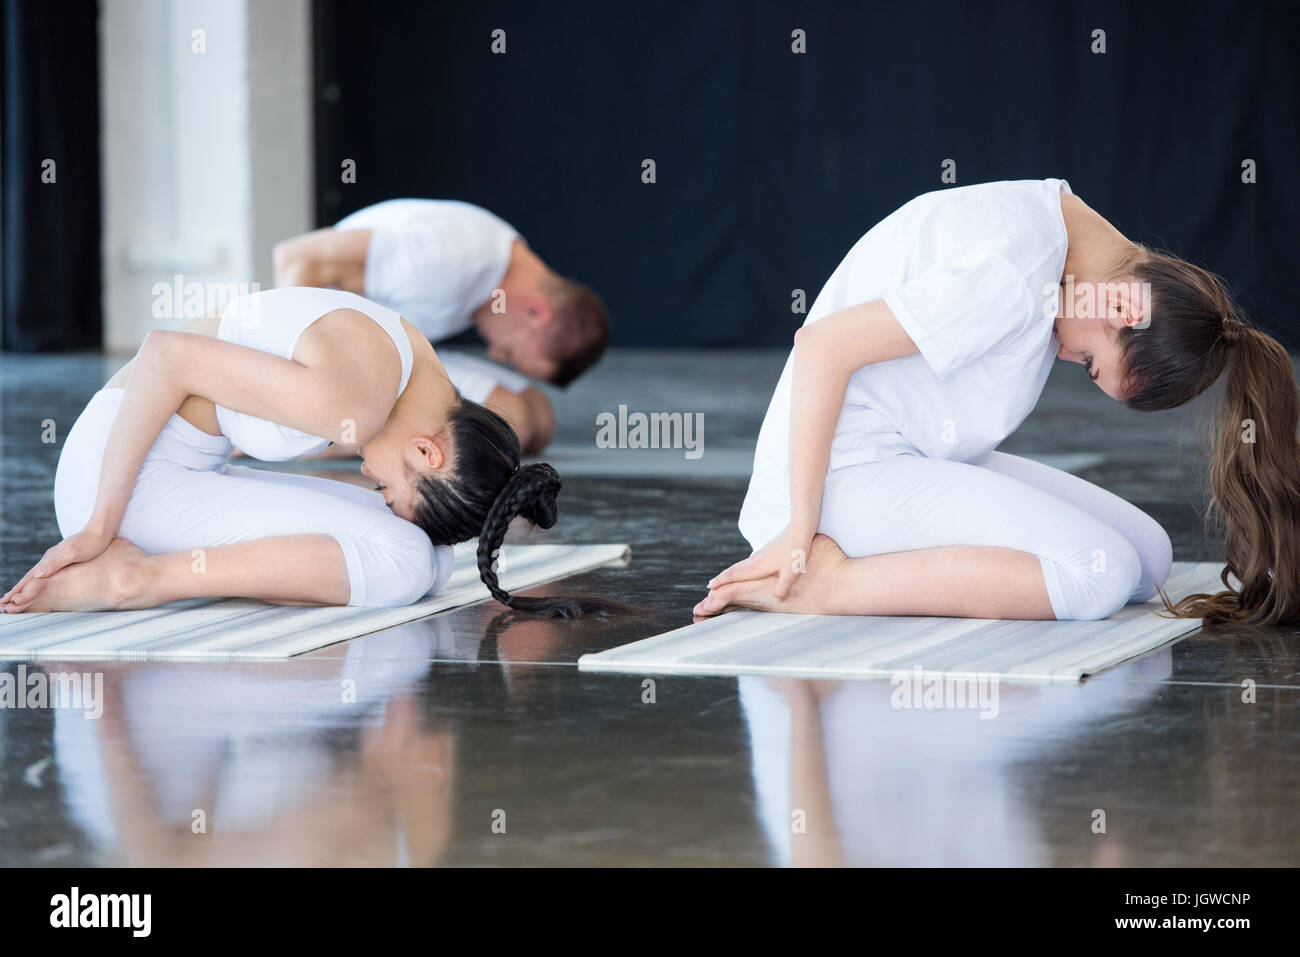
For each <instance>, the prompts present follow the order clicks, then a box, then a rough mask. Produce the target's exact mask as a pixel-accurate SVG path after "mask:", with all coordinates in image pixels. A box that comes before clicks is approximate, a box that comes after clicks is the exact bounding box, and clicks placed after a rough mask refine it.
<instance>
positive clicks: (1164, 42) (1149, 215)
mask: <svg viewBox="0 0 1300 957" xmlns="http://www.w3.org/2000/svg"><path fill="white" fill-rule="evenodd" d="M1297 9H1300V8H1297V5H1296V4H1295V3H1294V0H1253V2H1252V0H1245V2H1236V3H1232V2H1226V0H1225V2H1215V3H1211V2H1206V0H1191V2H1188V0H1145V2H1143V3H1128V2H1121V0H1113V2H1098V0H1065V2H1056V3H1042V2H1036V0H1034V2H1030V0H1024V2H1003V3H996V4H993V3H968V2H958V0H952V2H938V0H911V2H908V3H901V4H896V3H885V2H873V3H832V2H820V3H809V2H805V3H776V2H755V0H713V2H708V0H696V2H671V0H660V2H656V3H653V4H602V3H582V2H561V0H556V2H548V3H544V4H533V3H500V2H497V3H492V2H479V0H474V2H471V0H458V2H445V3H429V2H415V0H411V2H391V3H385V4H380V5H356V4H351V3H344V2H341V0H316V6H315V14H316V23H315V26H316V86H317V91H318V94H319V99H318V106H317V127H316V137H317V170H316V173H317V184H318V216H319V220H320V224H321V225H326V224H329V223H332V222H334V221H335V220H337V219H338V218H340V217H341V216H343V215H345V214H346V213H348V212H351V211H353V210H355V209H358V208H360V207H361V206H364V205H367V204H369V203H373V202H377V201H379V200H381V199H388V198H392V197H397V196H429V197H447V198H457V199H466V200H470V201H472V202H476V203H479V204H481V205H483V206H486V207H488V208H490V209H492V210H494V211H495V212H497V213H499V214H500V215H502V216H504V217H505V218H506V219H508V220H510V221H511V222H512V223H513V224H514V225H515V227H516V228H518V229H519V230H520V232H522V233H523V235H524V236H525V237H526V238H527V239H528V240H529V242H530V243H531V244H532V245H533V247H534V248H535V249H536V250H537V251H538V252H539V253H540V254H541V255H542V257H543V258H545V259H546V260H547V261H548V262H550V263H551V265H552V266H554V267H555V268H556V269H558V270H560V271H561V272H564V273H568V274H571V275H574V276H576V277H578V278H581V279H583V280H585V281H587V282H588V283H590V284H591V285H593V286H594V287H595V288H596V289H597V290H599V291H600V292H601V293H602V295H604V297H605V298H606V300H607V301H608V302H609V305H610V308H611V313H612V315H613V319H614V323H615V341H616V342H618V343H620V344H623V345H729V346H734V345H786V344H788V343H789V341H790V336H791V334H792V333H793V331H794V329H795V328H796V327H797V326H798V325H799V324H800V323H801V322H802V318H803V317H802V316H800V315H795V314H794V313H792V311H791V308H790V306H791V293H792V290H794V289H804V290H806V292H807V294H808V301H809V302H811V300H812V298H813V297H814V296H815V295H816V293H817V291H818V290H819V289H820V288H821V285H822V283H823V282H824V281H825V279H826V277H827V276H828V275H829V274H830V272H831V270H832V269H834V267H835V266H836V265H837V264H838V263H839V261H840V259H841V258H843V256H844V254H845V253H846V252H847V251H848V249H849V247H850V246H851V245H852V244H853V243H854V242H855V241H856V240H857V238H858V237H859V236H860V235H861V234H862V233H864V232H865V231H866V230H867V229H868V228H870V226H871V225H872V224H873V223H875V222H876V221H878V220H879V219H881V218H882V217H884V216H885V215H886V214H888V213H889V212H890V211H892V210H893V209H895V208H897V207H898V206H900V205H901V204H902V203H904V202H906V201H907V200H908V199H910V198H912V197H913V196H915V195H917V194H919V193H922V192H926V191H928V190H932V189H939V188H942V187H943V185H944V184H943V183H941V181H940V172H941V164H942V163H943V161H944V160H948V159H951V160H954V161H955V162H956V174H957V184H956V185H965V184H969V183H977V182H985V181H989V180H998V179H1021V178H1045V177H1050V176H1060V177H1064V178H1066V179H1068V180H1069V181H1070V183H1071V186H1072V187H1073V188H1074V190H1075V192H1076V193H1078V194H1079V195H1080V196H1082V197H1083V198H1084V199H1085V200H1086V201H1087V202H1088V203H1089V204H1090V205H1091V206H1093V208H1095V209H1097V210H1098V211H1099V212H1101V213H1102V214H1103V215H1105V216H1107V217H1108V218H1110V219H1111V221H1112V222H1114V223H1115V224H1116V225H1117V226H1118V227H1119V228H1120V229H1121V230H1123V231H1125V233H1126V234H1127V235H1129V236H1130V237H1131V238H1133V239H1137V240H1140V241H1143V242H1146V243H1148V244H1154V245H1157V246H1160V247H1163V248H1167V249H1169V250H1170V251H1172V252H1174V253H1176V254H1178V255H1180V256H1184V257H1186V258H1189V259H1192V260H1193V261H1196V262H1199V263H1201V264H1203V265H1205V266H1207V267H1209V268H1211V269H1212V270H1214V271H1216V272H1218V273H1220V274H1222V275H1223V276H1225V277H1226V278H1227V279H1228V281H1229V283H1230V285H1231V286H1232V288H1233V289H1234V291H1235V292H1236V294H1237V296H1238V298H1239V299H1241V300H1242V302H1243V304H1244V305H1245V307H1246V309H1247V312H1248V314H1249V315H1251V316H1253V317H1254V318H1255V319H1256V320H1257V321H1258V322H1259V323H1260V324H1261V325H1262V326H1264V327H1265V328H1266V329H1268V330H1269V331H1272V332H1274V333H1275V334H1281V335H1282V336H1283V338H1284V339H1285V340H1287V341H1288V343H1289V344H1290V345H1291V346H1293V347H1295V346H1300V320H1298V319H1297V314H1296V309H1295V307H1294V305H1293V301H1292V300H1293V297H1291V296H1290V295H1288V290H1287V288H1286V287H1285V283H1286V282H1287V281H1288V279H1289V277H1290V275H1291V274H1292V272H1293V271H1294V269H1295V264H1296V262H1297V259H1298V258H1300V257H1298V256H1297V253H1298V252H1300V243H1298V242H1297V238H1296V224H1297V223H1298V222H1300V193H1297V191H1296V189H1295V188H1294V184H1293V183H1292V182H1291V180H1292V174H1293V173H1294V171H1295V169H1296V157H1297V156H1298V155H1300V132H1298V131H1300V69H1298V63H1300V17H1298V14H1297ZM495 29H502V30H505V33H506V53H505V54H504V55H494V54H493V53H492V50H491V43H492V31H493V30H495ZM795 29H801V30H803V31H805V33H806V37H807V52H806V53H803V54H796V53H793V52H792V50H791V44H792V39H791V32H792V31H793V30H795ZM1094 30H1104V31H1105V44H1106V52H1105V53H1094V52H1092V49H1091V48H1092V45H1093V43H1094V38H1093V31H1094ZM646 158H650V159H653V160H655V163H656V167H657V169H656V172H657V182H656V183H655V184H653V185H647V184H644V183H643V182H642V180H641V173H642V166H641V164H642V161H643V160H644V159H646ZM345 159H352V160H355V162H356V174H357V175H356V182H355V183H343V182H341V177H340V172H341V170H340V164H341V163H342V162H343V161H344V160H345ZM1246 160H1253V161H1254V164H1255V170H1256V175H1257V182H1255V183H1253V184H1247V183H1243V182H1242V172H1243V170H1242V164H1243V162H1245V161H1246Z"/></svg>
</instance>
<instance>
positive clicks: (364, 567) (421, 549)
mask: <svg viewBox="0 0 1300 957" xmlns="http://www.w3.org/2000/svg"><path fill="white" fill-rule="evenodd" d="M399 523H400V524H399ZM386 526H387V527H385V528H384V529H383V531H382V532H378V533H371V534H367V535H362V536H358V537H357V538H355V539H353V540H352V544H353V546H354V548H355V549H356V555H357V561H358V562H359V564H360V566H361V567H360V569H359V570H358V574H359V576H360V578H361V581H359V582H358V581H356V580H355V577H354V580H353V588H352V591H353V595H352V600H351V601H349V604H352V605H362V606H364V607H367V608H392V607H397V606H400V605H409V604H412V603H413V602H416V601H419V600H420V599H421V598H423V597H424V596H425V595H427V594H428V593H429V592H430V591H432V590H433V589H434V588H435V587H436V586H437V585H438V584H439V583H440V582H441V581H442V580H444V579H445V575H443V574H442V572H443V571H444V569H443V567H442V566H443V562H444V561H445V560H446V559H445V556H444V555H443V551H445V550H440V549H438V548H436V547H435V546H434V544H433V543H432V542H430V541H429V537H428V536H427V535H426V534H424V532H422V531H421V530H420V529H419V528H418V527H416V526H415V525H412V524H411V523H409V522H404V521H402V520H401V519H397V520H396V521H395V523H393V524H391V525H390V524H388V523H386ZM401 526H405V527H401ZM345 551H347V549H346V548H345Z"/></svg>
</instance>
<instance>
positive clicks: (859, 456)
mask: <svg viewBox="0 0 1300 957" xmlns="http://www.w3.org/2000/svg"><path fill="white" fill-rule="evenodd" d="M1057 359H1060V360H1064V361H1066V362H1074V363H1078V364H1080V365H1082V366H1083V367H1084V369H1085V370H1086V371H1087V374H1088V376H1089V378H1090V379H1092V381H1093V382H1095V383H1096V385H1097V386H1098V388H1100V389H1101V390H1102V391H1103V392H1104V393H1105V394H1106V395H1107V396H1109V397H1110V398H1112V399H1116V400H1119V401H1122V402H1124V403H1125V404H1126V405H1128V406H1129V407H1130V408H1132V409H1135V410H1138V411H1155V410H1160V409H1169V408H1172V407H1174V406H1178V405H1181V404H1183V403H1185V402H1187V401H1189V400H1191V399H1192V398H1194V397H1196V396H1197V395H1200V394H1201V393H1202V392H1204V391H1205V390H1206V389H1208V388H1209V387H1210V386H1211V385H1213V384H1214V383H1215V381H1216V380H1218V379H1219V378H1220V376H1222V375H1223V374H1224V373H1225V371H1226V374H1227V381H1226V384H1225V389H1224V395H1223V401H1222V404H1221V406H1220V408H1219V412H1218V416H1217V421H1216V424H1215V434H1214V451H1213V458H1212V462H1211V466H1210V475H1209V478H1210V485H1211V488H1212V490H1213V500H1212V503H1211V507H1212V508H1211V510H1212V512H1213V513H1217V514H1220V515H1222V517H1223V520H1224V523H1225V535H1226V552H1227V554H1226V567H1225V569H1224V572H1223V575H1222V579H1223V584H1224V590H1223V591H1221V592H1218V593H1216V594H1212V595H1206V594H1199V595H1191V596H1188V597H1185V598H1183V599H1182V600H1181V601H1179V602H1178V603H1177V604H1176V605H1174V604H1171V603H1170V601H1169V599H1168V596H1166V595H1165V593H1164V590H1163V588H1162V585H1163V583H1164V581H1165V578H1166V577H1167V575H1168V573H1169V568H1170V565H1171V563H1172V557H1173V556H1172V548H1171V546H1170V542H1169V536H1168V535H1167V534H1166V533H1165V531H1164V529H1162V528H1161V527H1160V525H1159V524H1158V523H1157V522H1155V520H1154V519H1152V518H1151V517H1150V516H1148V515H1146V514H1145V513H1143V512H1142V511H1141V510H1140V509H1138V508H1137V507H1135V506H1134V505H1132V504H1130V503H1129V502H1126V501H1124V500H1123V499H1121V498H1119V497H1118V496H1116V495H1113V494H1111V493H1110V492H1108V491H1106V490H1105V489H1101V488H1099V487H1097V486H1095V485H1093V484H1091V483H1089V482H1086V481H1084V480H1083V479H1081V478H1079V477H1077V476H1074V475H1070V474H1068V473H1066V472H1062V471H1059V470H1057V469H1053V468H1049V467H1048V466H1046V465H1043V464H1042V463H1039V462H1033V461H1030V460H1028V459H1024V458H1020V457H1018V456H1013V455H1008V454H1006V453H1002V452H998V451H995V449H996V448H997V446H998V444H999V443H1000V442H1002V440H1003V439H1005V438H1006V437H1007V436H1008V435H1010V434H1011V433H1012V432H1013V431H1014V430H1015V428H1016V427H1017V426H1018V425H1019V424H1020V422H1021V421H1023V420H1024V418H1025V416H1027V415H1028V414H1029V412H1030V411H1031V410H1032V408H1033V407H1034V404H1035V403H1036V402H1037V401H1038V397H1039V395H1040V394H1041V392H1042V388H1043V385H1044V384H1045V382H1046V380H1047V376H1048V372H1049V371H1050V368H1051V366H1052V363H1053V360H1057ZM1298 413H1300V401H1298V395H1297V388H1296V381H1295V376H1294V372H1293V369H1292V366H1291V360H1290V358H1289V356H1288V355H1287V352H1286V350H1285V349H1283V348H1282V346H1281V345H1279V344H1278V343H1277V342H1276V341H1275V340H1273V339H1272V338H1270V337H1269V336H1267V335H1265V334H1264V333H1263V332H1261V331H1259V330H1258V329H1255V328H1252V327H1251V326H1249V325H1247V324H1246V323H1245V322H1243V321H1242V320H1241V318H1240V317H1239V316H1238V315H1237V313H1236V311H1235V310H1234V308H1233V305H1232V302H1231V300H1230V298H1229V296H1228V293H1227V291H1226V289H1225V288H1224V285H1223V283H1222V282H1220V281H1219V280H1218V279H1217V278H1216V277H1214V276H1213V275H1211V274H1210V273H1208V272H1206V271H1205V270H1203V269H1201V268H1199V267H1197V266H1194V265H1192V264H1190V263H1187V262H1184V261H1182V260H1180V259H1178V258H1176V257H1174V256H1171V255H1169V254H1167V253H1163V252H1158V251H1155V250H1152V249H1149V248H1147V247H1145V246H1142V245H1141V244H1139V243H1135V242H1133V241H1132V240H1130V239H1128V238H1127V237H1125V236H1124V235H1123V234H1122V233H1121V232H1120V231H1119V230H1118V229H1116V228H1115V227H1114V226H1113V225H1111V223H1109V222H1108V221H1107V220H1106V219H1104V218H1103V217H1102V216H1101V215H1099V214H1098V213H1097V212H1095V211H1094V210H1092V209H1090V208H1089V207H1088V206H1087V205H1086V204H1085V203H1084V202H1083V201H1082V200H1081V199H1079V198H1078V197H1077V196H1075V195H1074V194H1073V192H1072V191H1071V190H1070V187H1069V184H1068V183H1066V182H1065V181H1064V180H1060V179H1048V180H1025V181H1016V182H1001V183H985V184H981V185H976V186H966V187H960V188H956V189H948V190H940V191H938V192H934V193H927V194H925V195H923V196H919V197H917V198H916V199H914V200H912V201H911V202H909V203H907V204H906V205H904V206H903V207H901V208H900V209H898V210H896V211H895V212H894V213H892V214H891V215H889V216H888V217H886V218H885V219H884V220H882V221H881V222H880V223H878V224H877V225H876V226H875V227H873V228H872V229H871V230H870V231H868V232H867V234H866V235H864V236H863V237H862V238H861V239H860V240H859V241H858V243H857V244H856V245H855V246H854V247H853V249H852V250H850V252H849V254H848V256H847V257H846V258H845V259H844V261H843V262H842V263H841V264H840V266H839V268H837V269H836V270H835V272H834V273H833V274H832V275H831V277H830V279H829V280H828V281H827V283H826V285H825V287H824V288H823V289H822V292H821V294H820V295H819V296H818V297H817V299H816V301H815V302H814V303H813V306H812V308H811V309H810V310H809V313H808V319H807V321H806V322H805V323H804V326H803V328H801V329H800V330H799V331H798V333H796V335H795V341H794V349H793V350H792V352H791V354H790V359H789V361H788V362H787V363H786V368H785V371H784V372H783V374H782V376H781V381H780V382H779V383H778V385H777V390H776V394H775V395H774V396H773V398H772V403H771V405H770V406H769V408H768V412H767V417H766V419H765V420H764V422H763V427H762V431H761V432H760V434H759V440H758V448H757V450H756V453H755V456H754V473H753V477H752V478H751V480H750V485H749V492H748V495H747V496H746V498H745V502H744V505H743V507H742V509H741V513H740V530H741V532H742V534H743V535H744V536H745V538H746V539H747V540H748V541H749V543H750V545H751V547H752V548H753V549H754V552H753V554H752V555H751V556H750V557H749V558H748V559H745V560H744V561H741V562H739V563H737V564H735V565H733V566H731V567H730V568H728V569H726V570H725V571H723V572H722V573H721V574H720V575H718V576H717V577H716V578H714V579H713V580H712V581H710V582H709V583H708V587H709V593H708V595H707V596H706V597H705V598H704V599H703V600H702V601H701V602H700V603H699V604H698V605H697V606H696V609H695V611H696V614H698V615H713V614H717V613H719V612H721V611H723V610H725V609H726V608H727V607H729V606H740V607H747V608H757V609H762V610H772V611H783V612H790V613H816V614H850V615H853V614H856V615H941V616H951V617H974V618H1004V619H1099V618H1106V617H1108V616H1109V615H1111V614H1114V613H1115V612H1116V611H1118V610H1119V609H1121V608H1123V607H1124V605H1126V604H1128V603H1130V602H1145V601H1147V600H1149V599H1151V598H1152V597H1154V596H1155V595H1157V594H1159V595H1160V597H1161V600H1162V601H1163V602H1164V605H1165V609H1166V610H1167V612H1169V613H1172V614H1173V615H1176V616H1181V617H1195V618H1203V619H1205V620H1206V621H1207V622H1209V623H1217V622H1241V623H1249V624H1294V623H1297V622H1300V445H1298V444H1297V434H1296V428H1297V415H1298Z"/></svg>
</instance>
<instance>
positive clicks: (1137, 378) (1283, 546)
mask: <svg viewBox="0 0 1300 957" xmlns="http://www.w3.org/2000/svg"><path fill="white" fill-rule="evenodd" d="M1128 271H1129V273H1130V274H1131V275H1133V276H1134V277H1135V278H1136V279H1137V280H1138V281H1140V282H1143V283H1147V284H1149V289H1150V307H1151V321H1150V323H1149V324H1148V325H1147V327H1146V328H1128V329H1123V330H1121V331H1120V337H1119V348H1120V355H1121V360H1120V361H1121V364H1122V366H1123V368H1124V371H1125V382H1126V396H1127V397H1126V398H1125V400H1124V401H1125V404H1126V405H1128V406H1129V407H1130V408H1132V409H1137V410H1139V411H1143V412H1152V411H1157V410H1161V409H1170V408H1173V407H1174V406H1177V405H1182V404H1183V403H1184V402H1187V401H1188V400H1189V399H1192V398H1194V397H1195V396H1196V395H1198V394H1200V393H1201V392H1203V391H1205V390H1206V389H1208V388H1209V387H1210V386H1211V385H1213V384H1214V382H1215V381H1216V380H1217V379H1218V378H1219V376H1220V375H1222V374H1223V372H1224V371H1225V370H1227V381H1226V383H1225V388H1224V391H1223V396H1222V399H1221V401H1220V403H1219V405H1218V407H1217V409H1216V413H1215V416H1214V425H1213V436H1212V443H1213V445H1212V454H1211V459H1210V475H1209V477H1210V489H1211V492H1212V497H1211V499H1210V502H1209V504H1208V506H1207V508H1206V510H1205V520H1206V524H1207V526H1208V525H1209V523H1210V522H1211V520H1212V519H1213V518H1214V517H1215V516H1216V515H1220V516H1222V519H1223V524H1224V544H1225V553H1226V554H1225V568H1224V570H1223V574H1222V575H1221V576H1220V577H1221V579H1222V581H1223V585H1224V588H1225V590H1224V591H1221V592H1217V593H1214V594H1205V593H1199V594H1195V595H1188V596H1187V597H1186V598H1183V599H1182V600H1180V601H1179V602H1178V603H1177V604H1171V603H1170V601H1169V598H1168V596H1167V595H1166V594H1165V593H1164V590H1163V589H1161V591H1160V598H1161V601H1163V602H1164V605H1165V608H1166V610H1167V611H1168V612H1169V613H1170V614H1172V615H1174V616H1175V617H1178V618H1204V619H1205V621H1206V623H1207V624H1218V623H1228V622H1233V623H1240V624H1254V625H1278V624H1294V623H1297V622H1300V437H1298V436H1297V434H1296V426H1297V418H1298V417H1300V390H1297V388H1296V379H1295V371H1294V369H1293V368H1292V366H1291V358H1290V356H1289V355H1288V354H1287V351H1286V349H1285V348H1283V347H1282V345H1281V344H1280V343H1279V342H1278V341H1277V340H1276V339H1274V338H1273V337H1272V336H1269V335H1267V334H1265V333H1263V332H1261V331H1260V330H1258V329H1256V328H1254V327H1252V326H1249V325H1247V324H1246V323H1245V322H1244V321H1242V319H1241V318H1240V316H1239V315H1238V310H1237V309H1236V307H1235V306H1234V304H1233V302H1232V299H1231V297H1230V296H1229V294H1228V291H1227V288H1226V287H1225V285H1224V283H1223V281H1222V280H1220V279H1219V278H1218V277H1217V276H1215V275H1213V274H1212V273H1210V272H1208V271H1206V270H1204V269H1202V268H1200V267H1199V266H1195V265H1193V264H1191V263H1189V262H1185V261H1183V260H1181V259H1178V258H1177V257H1175V256H1172V255H1170V254H1168V253H1164V252H1158V251H1154V250H1150V249H1147V248H1146V247H1142V246H1139V247H1138V253H1137V255H1136V256H1135V257H1134V259H1133V260H1132V261H1131V262H1130V264H1129V266H1128ZM1229 575H1232V576H1233V577H1234V578H1236V580H1237V581H1238V582H1239V583H1240V585H1239V587H1238V586H1234V585H1233V584H1232V582H1231V581H1229Z"/></svg>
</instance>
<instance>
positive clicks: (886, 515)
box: [740, 452, 1173, 620]
mask: <svg viewBox="0 0 1300 957" xmlns="http://www.w3.org/2000/svg"><path fill="white" fill-rule="evenodd" d="M764 511H765V512H766V514H767V515H769V516H770V515H773V514H774V513H773V512H772V511H770V510H764ZM786 514H787V515H788V506H787V509H786ZM774 524H775V523H774V521H773V520H772V519H771V518H767V519H760V518H759V516H758V510H757V509H755V510H753V512H752V514H751V515H748V516H747V515H746V514H745V513H744V512H742V514H741V521H740V530H741V533H742V534H744V535H745V537H746V539H748V540H749V543H750V545H751V547H753V548H755V549H758V548H760V547H762V546H763V545H764V544H766V543H767V542H768V541H769V540H771V539H772V538H773V537H775V536H776V534H778V533H779V532H780V531H781V528H777V527H774ZM819 530H820V531H821V533H822V534H824V535H827V536H829V537H830V538H832V539H834V541H835V542H836V544H838V545H839V547H840V548H841V549H842V550H843V551H844V554H845V555H847V556H848V557H849V558H862V557H864V556H867V555H881V554H885V553H887V552H902V551H912V550H915V549H922V548H940V547H944V546H950V545H985V546H996V547H1001V548H1014V549H1016V550H1018V551H1023V552H1029V553H1030V554H1033V555H1037V556H1038V559H1039V563H1040V565H1041V566H1042V569H1043V578H1044V580H1045V581H1046V583H1047V592H1048V595H1049V597H1050V598H1051V602H1052V609H1053V611H1054V612H1055V613H1056V617H1057V618H1058V619H1060V620H1065V619H1074V620H1094V619H1100V618H1106V617H1108V616H1110V615H1112V614H1114V613H1115V612H1117V611H1119V609H1121V608H1123V607H1124V606H1125V605H1126V604H1128V603H1129V602H1140V601H1146V600H1147V599H1148V598H1151V597H1152V596H1153V595H1155V593H1156V586H1157V585H1162V584H1164V581H1165V579H1166V578H1167V577H1168V575H1169V568H1170V566H1171V564H1172V563H1173V548H1172V546H1171V545H1170V542H1169V536H1168V535H1167V534H1166V533H1165V530H1164V529H1163V528H1161V527H1160V524H1159V523H1158V522H1157V521H1156V520H1155V519H1153V518H1151V517H1150V516H1149V515H1147V514H1146V513H1145V512H1143V511H1142V510H1141V509H1139V508H1137V507H1136V506H1135V505H1131V504H1129V503H1128V502H1126V501H1124V499H1122V498H1120V497H1119V496H1118V495H1114V494H1112V493H1111V492H1107V491H1106V490H1105V489H1103V488H1099V487H1098V486H1096V485H1093V484H1092V483H1091V482H1087V481H1084V480H1083V479H1081V478H1079V477H1078V476H1076V475H1071V474H1069V473H1068V472H1062V471H1061V470H1060V469H1054V468H1052V467H1051V466H1047V465H1043V464H1042V463H1041V462H1034V461H1032V460H1030V459H1025V458H1020V457H1019V456H1015V455H1008V454H1006V453H1005V452H990V453H989V454H988V455H987V456H985V457H984V458H982V459H977V460H974V461H971V462H955V461H950V460H948V459H934V458H927V457H925V456H921V455H895V456H893V457H891V458H887V459H884V460H882V461H879V462H865V463H862V464H860V465H850V466H846V467H844V468H840V469H835V470H833V471H832V472H830V473H829V474H828V475H827V477H826V485H825V491H824V493H823V496H822V511H821V527H820V529H819Z"/></svg>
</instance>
